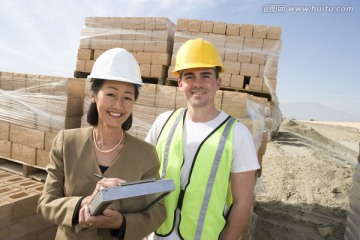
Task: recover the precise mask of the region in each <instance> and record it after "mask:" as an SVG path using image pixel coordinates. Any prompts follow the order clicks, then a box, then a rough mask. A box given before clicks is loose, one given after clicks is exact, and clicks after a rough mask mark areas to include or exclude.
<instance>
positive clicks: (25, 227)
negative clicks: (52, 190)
mask: <svg viewBox="0 0 360 240" xmlns="http://www.w3.org/2000/svg"><path fill="white" fill-rule="evenodd" d="M0 179H1V182H0V193H1V194H0V212H1V214H0V238H1V239H38V240H48V239H54V236H55V233H56V230H57V226H56V225H53V224H50V223H48V222H45V221H44V220H43V219H42V217H41V216H39V215H38V214H37V213H36V205H37V201H38V199H39V196H40V194H41V192H42V189H43V183H42V182H39V181H36V180H33V179H30V178H27V177H24V176H19V175H18V174H14V173H12V172H8V171H4V170H0Z"/></svg>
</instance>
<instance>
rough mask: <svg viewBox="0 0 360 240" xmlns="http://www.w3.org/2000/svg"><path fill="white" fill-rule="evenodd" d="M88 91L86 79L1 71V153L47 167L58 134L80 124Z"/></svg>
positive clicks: (29, 166) (28, 165)
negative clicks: (53, 142) (86, 91)
mask: <svg viewBox="0 0 360 240" xmlns="http://www.w3.org/2000/svg"><path fill="white" fill-rule="evenodd" d="M84 94H85V80H84V79H75V78H63V77H55V76H44V75H32V74H19V73H11V72H0V157H2V158H3V159H7V160H8V161H11V160H13V161H14V162H15V163H18V164H23V166H24V172H25V173H26V174H28V173H29V172H31V169H32V168H33V167H35V168H39V169H44V167H45V166H46V165H47V163H48V162H49V152H50V149H51V145H52V141H53V139H54V137H55V136H56V134H57V133H58V132H59V131H60V130H61V129H67V128H76V127H80V121H81V116H82V114H83V113H82V109H83V101H84ZM2 162H4V161H2Z"/></svg>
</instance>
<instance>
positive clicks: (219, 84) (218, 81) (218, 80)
mask: <svg viewBox="0 0 360 240" xmlns="http://www.w3.org/2000/svg"><path fill="white" fill-rule="evenodd" d="M216 83H217V84H216V86H217V89H218V90H219V89H220V87H221V78H220V77H218V78H217V79H216Z"/></svg>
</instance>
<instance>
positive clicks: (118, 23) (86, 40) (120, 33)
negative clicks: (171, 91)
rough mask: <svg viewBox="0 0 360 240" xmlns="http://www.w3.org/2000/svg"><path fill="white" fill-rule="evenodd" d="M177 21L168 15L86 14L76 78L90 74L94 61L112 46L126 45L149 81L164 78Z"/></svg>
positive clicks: (121, 46) (125, 47)
mask: <svg viewBox="0 0 360 240" xmlns="http://www.w3.org/2000/svg"><path fill="white" fill-rule="evenodd" d="M174 31H175V24H174V23H172V22H171V21H170V20H169V19H168V18H155V17H112V18H104V17H87V18H86V19H85V26H84V28H83V29H82V31H81V41H80V46H79V49H78V55H77V65H76V71H75V74H74V75H75V77H79V76H85V77H86V76H87V75H88V74H89V73H90V72H91V69H92V66H93V64H94V62H95V60H96V59H97V58H98V57H99V55H101V54H102V53H103V52H104V51H106V50H108V49H111V48H116V47H119V48H124V49H126V50H128V51H129V52H131V53H132V54H133V55H134V57H135V58H136V60H137V61H138V62H139V64H140V69H141V75H142V76H143V77H144V78H149V79H148V80H149V81H153V82H154V81H155V83H157V81H164V80H165V78H166V76H167V71H168V68H169V65H170V59H171V54H172V49H173V42H174Z"/></svg>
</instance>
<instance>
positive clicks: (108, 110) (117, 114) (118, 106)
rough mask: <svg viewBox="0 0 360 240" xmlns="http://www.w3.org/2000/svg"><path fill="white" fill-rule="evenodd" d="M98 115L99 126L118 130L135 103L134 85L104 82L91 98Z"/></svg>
mask: <svg viewBox="0 0 360 240" xmlns="http://www.w3.org/2000/svg"><path fill="white" fill-rule="evenodd" d="M93 99H94V100H95V101H96V105H97V110H98V113H99V122H98V124H99V125H103V126H106V127H114V128H118V127H121V125H122V124H123V123H124V122H125V121H126V119H128V117H129V116H130V114H131V113H132V110H133V107H134V103H135V87H134V84H131V83H125V82H120V81H110V80H105V82H104V84H103V85H102V86H101V88H100V90H99V92H98V93H97V94H96V95H94V96H93Z"/></svg>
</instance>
